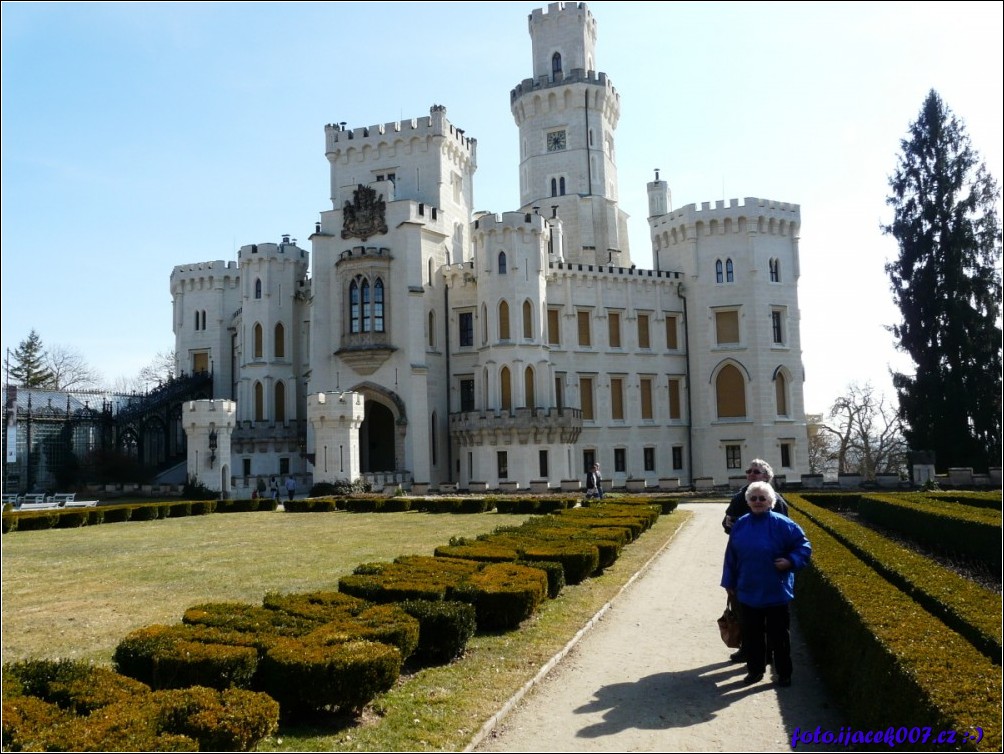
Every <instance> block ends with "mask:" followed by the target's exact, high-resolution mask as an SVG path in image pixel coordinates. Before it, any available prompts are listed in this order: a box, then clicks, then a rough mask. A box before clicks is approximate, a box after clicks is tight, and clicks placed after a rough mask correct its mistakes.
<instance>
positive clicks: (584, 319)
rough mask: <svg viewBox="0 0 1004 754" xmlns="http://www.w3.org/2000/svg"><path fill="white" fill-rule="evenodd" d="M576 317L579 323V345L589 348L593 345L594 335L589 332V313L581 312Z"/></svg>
mask: <svg viewBox="0 0 1004 754" xmlns="http://www.w3.org/2000/svg"><path fill="white" fill-rule="evenodd" d="M576 316H577V319H578V323H579V345H580V346H585V347H589V346H591V345H592V344H593V338H592V334H591V333H590V331H589V312H588V311H580V312H577V314H576Z"/></svg>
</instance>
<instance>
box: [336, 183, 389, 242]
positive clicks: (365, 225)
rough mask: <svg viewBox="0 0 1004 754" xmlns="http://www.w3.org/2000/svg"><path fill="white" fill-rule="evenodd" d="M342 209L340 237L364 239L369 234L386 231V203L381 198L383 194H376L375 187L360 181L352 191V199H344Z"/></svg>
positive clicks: (373, 234) (374, 234)
mask: <svg viewBox="0 0 1004 754" xmlns="http://www.w3.org/2000/svg"><path fill="white" fill-rule="evenodd" d="M342 209H343V214H344V217H345V219H344V222H343V223H342V238H359V239H361V240H363V241H365V240H366V239H367V238H369V237H370V236H376V235H379V234H381V233H386V232H387V219H386V217H385V215H386V211H387V203H386V202H385V201H384V200H383V194H379V195H378V194H377V192H376V189H371V188H370V187H369V186H364V185H363V184H361V183H360V184H359V187H358V188H357V189H356V190H355V191H353V192H352V201H351V202H349V201H346V202H345V206H344V207H343V208H342Z"/></svg>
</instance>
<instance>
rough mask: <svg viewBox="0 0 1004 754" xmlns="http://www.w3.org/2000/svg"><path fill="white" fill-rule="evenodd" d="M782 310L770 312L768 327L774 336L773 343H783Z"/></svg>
mask: <svg viewBox="0 0 1004 754" xmlns="http://www.w3.org/2000/svg"><path fill="white" fill-rule="evenodd" d="M782 315H783V312H779V311H776V310H775V311H772V312H771V313H770V328H771V332H772V334H773V336H774V343H776V344H778V345H782V344H783V343H784V329H783V327H782V321H783V316H782Z"/></svg>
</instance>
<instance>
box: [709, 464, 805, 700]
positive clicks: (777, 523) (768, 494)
mask: <svg viewBox="0 0 1004 754" xmlns="http://www.w3.org/2000/svg"><path fill="white" fill-rule="evenodd" d="M775 498H776V494H775V492H774V488H773V487H771V486H770V485H769V484H767V483H766V482H753V483H751V484H750V485H749V486H748V487H747V488H746V502H747V504H748V505H749V508H750V515H748V516H743V517H742V518H740V519H739V520H738V521H736V523H735V524H734V525H733V527H732V533H731V534H730V535H729V544H728V547H726V549H725V565H724V568H723V570H722V586H723V587H725V589H726V591H728V593H729V595H730V596H733V597H737V598H738V600H739V604H740V606H741V621H742V627H743V648H744V649H745V650H746V677H745V678H744V679H743V684H744V685H747V686H748V685H749V684H752V683H757V682H758V681H760V680H761V679H762V678H763V674H764V672H765V670H766V664H765V663H766V652H767V649H768V648H769V649H770V651H771V652H772V654H773V664H774V670H775V671H776V672H777V684H778V685H779V686H790V685H791V671H792V666H791V640H790V634H789V632H788V627H789V624H790V613H789V611H788V603H790V602H791V600H792V599H794V597H795V573H794V572H795V571H797V570H798V569H799V568H803V567H804V566H805V565H806V564H807V563H808V562H809V558H810V557H811V555H812V547H811V546H810V544H809V540H808V539H806V537H805V532H804V531H802V527H801V526H799V525H798V524H796V523H795V522H794V521H792V520H791V519H790V518H788V517H787V516H784V515H781V514H780V513H777V512H776V511H773V510H771V508H772V507H773V505H774V501H775ZM765 635H766V636H765ZM765 638H766V646H765Z"/></svg>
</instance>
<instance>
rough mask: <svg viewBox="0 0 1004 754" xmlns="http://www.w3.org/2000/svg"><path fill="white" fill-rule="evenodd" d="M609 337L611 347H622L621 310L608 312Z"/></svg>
mask: <svg viewBox="0 0 1004 754" xmlns="http://www.w3.org/2000/svg"><path fill="white" fill-rule="evenodd" d="M607 330H608V335H607V337H608V339H609V340H610V347H611V348H620V347H621V315H620V312H607Z"/></svg>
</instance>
